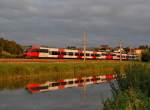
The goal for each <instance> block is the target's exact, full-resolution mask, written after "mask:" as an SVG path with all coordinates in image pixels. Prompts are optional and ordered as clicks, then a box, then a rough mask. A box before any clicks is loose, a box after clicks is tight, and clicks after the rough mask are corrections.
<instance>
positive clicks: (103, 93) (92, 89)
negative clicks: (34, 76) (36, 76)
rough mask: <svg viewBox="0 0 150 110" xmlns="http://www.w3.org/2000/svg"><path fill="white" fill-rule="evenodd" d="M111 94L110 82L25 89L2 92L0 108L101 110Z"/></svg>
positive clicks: (23, 109) (10, 109) (0, 93)
mask: <svg viewBox="0 0 150 110" xmlns="http://www.w3.org/2000/svg"><path fill="white" fill-rule="evenodd" d="M110 96H111V90H110V87H109V84H99V85H90V86H88V87H87V90H86V92H83V89H81V88H71V89H64V90H59V91H53V92H45V93H38V94H29V93H28V92H27V91H25V90H17V91H7V90H5V91H2V92H0V110H101V108H102V102H103V99H106V98H107V97H110Z"/></svg>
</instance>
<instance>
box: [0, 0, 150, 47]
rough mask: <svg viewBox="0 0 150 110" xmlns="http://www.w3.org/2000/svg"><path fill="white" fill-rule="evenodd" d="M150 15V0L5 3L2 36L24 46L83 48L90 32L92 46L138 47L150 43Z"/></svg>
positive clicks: (9, 0) (0, 16) (0, 13)
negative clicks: (32, 44)
mask: <svg viewBox="0 0 150 110" xmlns="http://www.w3.org/2000/svg"><path fill="white" fill-rule="evenodd" d="M149 12H150V1H149V0H124V1H120V0H1V1H0V33H6V36H7V38H9V39H13V40H17V41H18V42H20V43H24V44H26V43H27V44H28V43H42V44H45V45H54V46H65V45H69V44H70V45H79V44H80V45H81V44H82V33H83V32H84V31H87V32H88V33H89V45H91V46H94V45H99V44H101V43H110V45H116V42H117V41H119V40H123V41H124V42H126V45H129V43H130V44H132V45H133V46H137V45H138V44H140V43H141V39H142V42H144V43H149V42H150V37H149V35H150V22H149V19H150V13H149ZM12 32H13V34H12ZM43 36H45V37H43ZM98 36H99V37H98ZM100 36H101V37H100ZM107 36H109V37H107ZM135 39H136V40H135ZM48 41H51V43H50V42H48ZM62 41H63V42H62Z"/></svg>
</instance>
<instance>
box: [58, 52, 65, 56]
mask: <svg viewBox="0 0 150 110" xmlns="http://www.w3.org/2000/svg"><path fill="white" fill-rule="evenodd" d="M59 53H60V52H59ZM60 54H62V55H66V54H67V53H66V52H61V53H60Z"/></svg>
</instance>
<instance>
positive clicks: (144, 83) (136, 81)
mask: <svg viewBox="0 0 150 110" xmlns="http://www.w3.org/2000/svg"><path fill="white" fill-rule="evenodd" d="M117 71H118V72H119V70H117ZM120 73H126V78H123V79H122V78H118V80H117V83H118V86H119V89H118V90H117V92H115V95H113V98H112V99H111V100H107V101H106V102H105V103H104V110H150V105H149V103H150V63H137V62H136V63H135V62H132V63H129V64H128V65H126V66H124V67H120ZM112 91H116V90H112Z"/></svg>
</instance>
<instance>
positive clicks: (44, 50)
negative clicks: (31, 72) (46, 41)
mask: <svg viewBox="0 0 150 110" xmlns="http://www.w3.org/2000/svg"><path fill="white" fill-rule="evenodd" d="M39 52H41V53H48V49H40V50H39Z"/></svg>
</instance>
